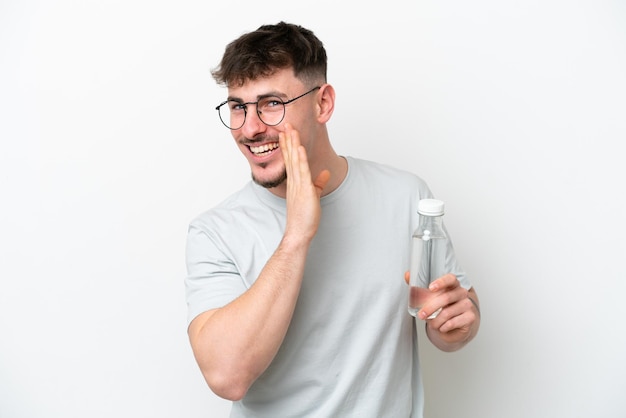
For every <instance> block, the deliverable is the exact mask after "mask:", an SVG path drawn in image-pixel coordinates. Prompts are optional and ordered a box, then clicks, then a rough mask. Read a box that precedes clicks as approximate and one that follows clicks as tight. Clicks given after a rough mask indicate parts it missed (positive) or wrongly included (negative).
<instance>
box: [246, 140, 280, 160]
mask: <svg viewBox="0 0 626 418" xmlns="http://www.w3.org/2000/svg"><path fill="white" fill-rule="evenodd" d="M276 148H278V142H270V143H269V144H263V145H259V146H258V147H253V146H250V151H252V153H253V154H254V155H256V156H258V157H263V156H265V155H269V154H271V153H272V151H274V150H275V149H276Z"/></svg>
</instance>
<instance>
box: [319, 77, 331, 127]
mask: <svg viewBox="0 0 626 418" xmlns="http://www.w3.org/2000/svg"><path fill="white" fill-rule="evenodd" d="M317 97H318V101H317V106H318V112H319V113H318V116H317V120H318V122H319V123H326V122H328V121H329V120H330V117H331V116H332V115H333V111H334V110H335V89H334V88H333V86H331V85H330V84H323V85H322V87H320V91H319V93H318V94H317Z"/></svg>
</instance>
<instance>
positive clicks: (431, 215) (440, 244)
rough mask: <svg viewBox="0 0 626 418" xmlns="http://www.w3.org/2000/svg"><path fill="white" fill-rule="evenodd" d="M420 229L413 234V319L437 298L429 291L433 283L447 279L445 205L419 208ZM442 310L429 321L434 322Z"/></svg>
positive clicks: (433, 202) (425, 203)
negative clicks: (428, 302) (445, 275)
mask: <svg viewBox="0 0 626 418" xmlns="http://www.w3.org/2000/svg"><path fill="white" fill-rule="evenodd" d="M417 212H418V214H419V215H420V216H419V225H418V227H417V229H416V230H415V231H414V232H413V242H412V248H411V270H410V275H411V277H410V280H409V313H410V314H411V315H413V316H416V315H417V312H418V311H419V310H420V309H421V308H422V307H423V306H424V304H425V303H426V302H427V301H428V300H429V299H430V298H431V297H432V296H433V293H432V292H431V291H430V290H428V285H429V284H430V282H431V281H433V280H435V279H437V278H439V277H441V276H443V275H444V274H445V273H447V272H446V271H445V266H446V251H447V246H448V245H447V241H448V237H447V235H446V233H445V231H444V229H443V213H444V203H443V202H442V201H441V200H437V199H422V200H420V201H419V203H418V205H417ZM440 311H441V309H439V310H437V311H436V312H435V313H433V314H432V315H431V316H430V317H429V318H434V317H436V316H437V314H439V312H440Z"/></svg>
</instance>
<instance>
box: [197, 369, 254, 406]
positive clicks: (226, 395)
mask: <svg viewBox="0 0 626 418" xmlns="http://www.w3.org/2000/svg"><path fill="white" fill-rule="evenodd" d="M204 380H206V382H207V384H208V385H209V388H210V389H211V391H212V392H213V393H215V394H216V395H217V396H219V397H220V398H223V399H226V400H229V401H240V400H242V399H243V397H244V396H246V393H248V389H249V387H250V382H248V381H246V380H244V379H241V378H236V377H232V376H225V375H209V374H207V373H204Z"/></svg>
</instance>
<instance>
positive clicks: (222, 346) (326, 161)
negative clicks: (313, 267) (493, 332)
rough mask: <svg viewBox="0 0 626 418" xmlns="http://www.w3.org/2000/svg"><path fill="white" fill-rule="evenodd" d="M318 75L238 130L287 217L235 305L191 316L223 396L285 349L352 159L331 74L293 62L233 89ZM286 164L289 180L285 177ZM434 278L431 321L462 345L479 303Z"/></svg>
mask: <svg viewBox="0 0 626 418" xmlns="http://www.w3.org/2000/svg"><path fill="white" fill-rule="evenodd" d="M316 85H319V86H321V88H320V89H319V90H316V91H314V92H312V93H310V94H308V95H306V96H304V97H302V98H300V99H298V100H297V101H295V102H293V103H290V104H288V105H287V107H286V114H285V118H284V120H283V121H282V122H281V123H280V124H279V125H277V126H267V125H265V124H264V123H263V122H261V120H260V119H259V118H258V115H257V114H256V111H255V109H254V107H253V105H251V106H249V108H248V114H247V117H246V121H245V123H244V125H243V126H242V127H241V128H240V129H237V130H233V131H231V132H232V136H233V138H234V140H235V143H236V144H237V146H238V147H239V150H240V151H241V153H242V154H243V156H244V157H245V158H246V159H247V161H248V163H249V165H250V170H251V173H252V177H253V179H254V180H255V181H256V182H257V183H259V184H275V185H274V186H273V187H271V188H269V190H270V191H271V192H272V193H274V194H275V195H277V196H280V197H283V198H285V199H286V204H287V220H286V227H285V232H284V235H283V238H282V240H281V242H280V244H279V245H278V248H277V249H276V251H275V252H274V253H273V255H272V256H271V257H270V259H269V260H268V262H267V263H266V265H265V267H264V269H263V270H262V272H261V274H260V275H259V277H258V278H257V280H256V281H255V283H254V284H253V285H252V286H251V287H250V289H248V291H246V292H245V293H243V294H242V295H241V296H239V297H238V298H237V299H235V300H234V301H232V302H231V303H229V304H228V305H226V306H223V307H221V308H218V309H213V310H209V311H207V312H204V313H202V314H200V315H198V316H197V317H196V318H195V319H194V320H193V321H192V322H191V324H190V325H189V329H188V334H189V339H190V342H191V346H192V349H193V352H194V355H195V358H196V361H197V362H198V365H199V366H200V370H201V371H202V373H203V376H204V378H205V380H206V381H207V383H208V385H209V387H210V388H211V390H212V391H213V392H214V393H216V394H217V395H218V396H221V397H223V398H225V399H230V400H240V399H242V398H243V397H244V396H245V394H246V392H247V391H248V389H249V387H250V385H252V383H253V382H254V381H255V380H256V379H257V378H258V377H259V376H260V375H261V374H262V373H263V372H264V371H265V370H266V369H267V367H268V366H269V365H270V363H271V362H272V360H273V358H274V356H275V355H276V353H277V352H278V349H279V348H280V346H281V344H282V341H283V339H284V337H285V334H286V332H287V328H288V326H289V323H290V321H291V317H292V315H293V312H294V308H295V305H296V301H297V298H298V294H299V292H300V287H301V284H302V277H303V273H304V266H305V262H306V256H307V252H308V249H309V246H310V243H311V240H312V239H313V237H314V236H315V234H316V232H317V228H318V225H319V221H320V215H321V207H320V198H321V197H322V196H324V195H326V194H328V193H330V192H332V191H333V190H335V189H336V188H337V187H338V186H339V185H340V184H341V182H342V181H343V180H344V178H345V177H346V174H347V169H348V167H347V162H346V161H345V159H344V158H342V157H340V156H338V155H337V154H336V152H335V151H334V149H333V147H332V146H331V143H330V140H329V136H328V131H327V129H326V123H327V122H328V120H329V119H330V117H331V116H332V113H333V110H334V103H335V91H334V89H333V87H332V86H331V85H329V84H325V83H324V82H323V80H320V81H319V83H317V84H305V83H303V82H302V81H301V80H299V79H297V78H296V77H295V76H294V74H293V71H292V70H291V69H285V70H279V71H277V72H276V73H274V74H273V75H272V76H270V77H267V78H261V79H257V80H250V81H248V82H247V83H245V84H244V85H242V86H237V87H232V88H231V87H229V89H228V94H229V98H236V99H240V100H242V101H244V102H249V101H256V100H258V97H259V96H261V95H266V94H274V95H277V96H279V97H281V98H284V99H283V100H287V99H289V98H292V97H296V96H298V95H300V94H302V93H303V92H305V91H307V90H310V89H311V88H312V87H314V86H316ZM276 143H278V144H279V147H278V148H276V149H274V150H273V151H271V152H269V153H267V154H264V155H256V154H255V153H254V152H252V148H254V147H257V146H260V145H268V144H272V146H273V145H275V144H276ZM285 173H286V175H287V176H286V180H284V181H280V180H281V179H283V178H284V174H285ZM454 282H456V283H457V284H456V285H455V283H454ZM433 286H435V288H436V290H437V289H438V290H441V294H438V296H437V298H435V299H433V300H432V301H431V302H429V304H428V305H426V306H424V308H423V310H422V311H423V315H425V316H428V312H429V311H430V310H432V311H435V310H436V309H437V308H435V307H434V306H435V304H436V303H437V304H438V303H441V305H439V306H445V308H444V309H443V311H442V312H441V314H440V315H439V316H438V317H437V318H436V319H433V320H428V321H427V323H428V331H429V332H428V335H429V338H430V339H431V341H433V343H434V344H435V345H436V346H438V347H439V348H441V349H443V350H446V351H452V350H455V349H458V348H460V347H462V346H463V345H464V344H466V343H467V342H468V341H469V340H470V339H471V338H472V337H473V335H475V333H476V331H477V329H478V320H477V318H478V315H477V312H476V310H475V308H474V306H473V305H472V304H471V302H470V301H469V299H467V293H464V292H466V291H465V290H464V289H462V288H461V287H460V286H458V281H457V280H456V278H450V277H448V278H446V277H444V278H442V279H439V280H438V281H435V282H433ZM464 298H465V300H463V299H464ZM435 301H437V302H436V303H435ZM420 314H422V313H420ZM425 316H424V318H425ZM420 318H421V319H424V318H422V317H420Z"/></svg>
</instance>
